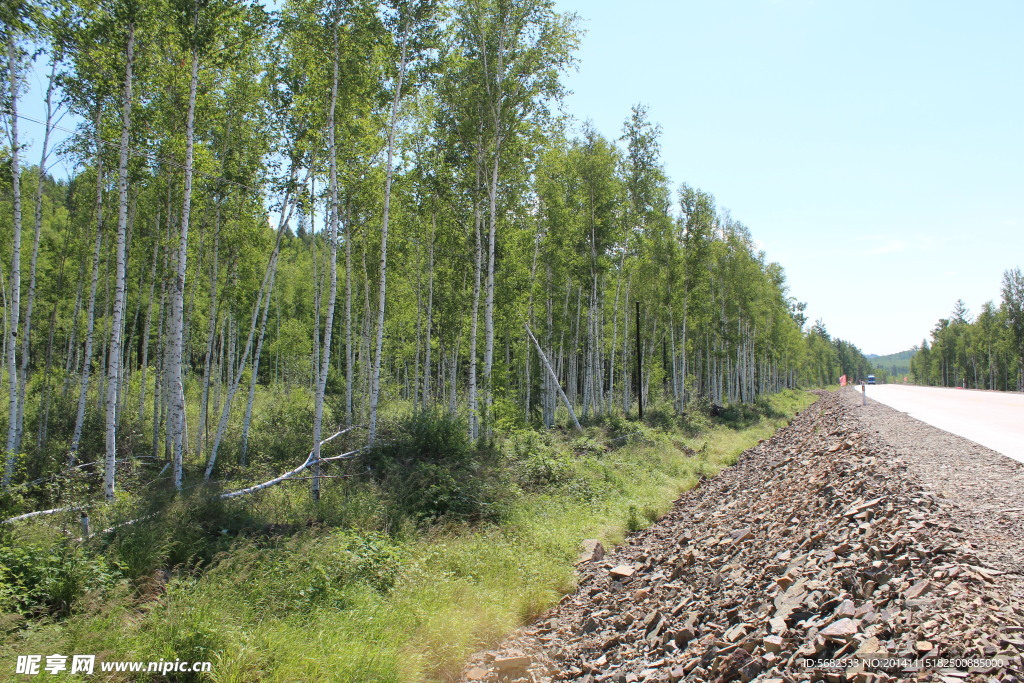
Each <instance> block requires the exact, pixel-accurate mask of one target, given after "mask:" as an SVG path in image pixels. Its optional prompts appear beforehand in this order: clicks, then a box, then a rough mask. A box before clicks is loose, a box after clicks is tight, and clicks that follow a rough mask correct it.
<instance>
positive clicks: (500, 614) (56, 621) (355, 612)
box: [0, 392, 813, 682]
mask: <svg viewBox="0 0 1024 683" xmlns="http://www.w3.org/2000/svg"><path fill="white" fill-rule="evenodd" d="M811 400H813V397H812V396H809V395H808V394H805V393H803V392H784V393H783V394H779V395H775V396H772V397H769V398H767V399H766V402H765V403H763V404H762V405H758V406H755V408H754V411H755V412H749V413H748V412H744V413H742V414H741V416H740V417H741V418H742V419H741V420H740V422H742V423H743V425H744V426H743V427H742V428H741V429H736V428H735V427H734V425H735V424H736V421H735V420H732V419H730V418H728V416H723V417H722V418H721V419H712V418H709V417H708V416H707V415H705V414H703V413H700V412H690V413H689V414H688V415H687V416H686V417H685V418H676V417H674V416H669V415H667V413H666V414H665V415H662V416H659V414H658V413H655V414H654V415H653V416H652V420H651V421H650V422H648V421H647V420H645V422H644V423H640V422H637V421H634V420H628V419H625V418H623V417H621V416H613V417H605V418H600V419H592V420H591V421H590V423H589V424H588V426H587V427H586V429H585V432H584V433H583V434H579V433H577V432H575V431H564V430H552V431H536V430H532V429H528V428H525V427H522V426H519V427H515V428H511V426H510V429H509V430H508V431H507V432H505V433H503V434H502V435H500V436H499V438H497V439H496V440H495V442H494V443H493V444H490V445H487V446H481V445H478V444H473V443H471V442H470V441H469V440H468V438H466V436H465V434H466V428H465V425H464V424H463V423H462V422H460V421H459V420H456V419H453V418H451V417H449V416H448V415H447V414H444V413H418V414H412V413H411V412H407V413H405V414H398V413H396V415H395V416H393V417H392V418H390V421H388V422H386V423H385V429H384V431H383V432H382V433H383V434H384V435H385V436H386V438H383V439H382V444H381V445H380V446H378V447H377V448H375V449H374V450H372V451H370V452H369V453H367V454H366V455H365V457H362V458H357V459H354V460H352V461H342V463H343V464H335V465H333V466H332V468H330V469H329V470H328V472H329V474H330V475H331V476H332V477H336V478H332V479H326V480H325V481H324V487H323V493H322V496H321V498H320V500H319V501H315V502H314V501H313V500H311V497H310V495H309V492H308V489H307V487H306V486H304V485H303V484H302V483H301V482H299V481H293V482H286V483H283V484H281V485H279V486H276V487H273V488H270V489H267V490H266V491H264V492H260V493H257V494H254V495H252V496H248V497H244V498H241V499H232V500H228V501H220V502H218V501H215V500H213V495H214V494H215V493H216V492H217V491H219V490H221V488H223V487H227V486H228V485H229V484H228V483H223V484H221V485H220V486H221V488H217V487H199V488H196V489H193V490H191V491H189V492H188V493H187V495H181V496H166V497H162V496H161V495H158V494H156V493H149V494H145V495H140V494H136V495H128V494H124V493H122V494H121V495H120V498H119V500H118V501H117V503H116V504H115V505H112V506H105V507H103V508H102V509H97V510H96V511H94V512H93V519H92V522H93V525H94V527H93V528H94V529H98V530H104V529H107V528H111V529H112V531H110V532H109V533H100V534H97V535H96V536H94V537H93V538H91V539H89V540H87V541H84V542H83V541H77V540H75V537H76V536H77V535H78V533H79V530H78V528H77V527H78V519H77V515H76V514H72V515H67V516H65V517H64V518H62V519H52V518H51V519H48V520H42V519H39V520H29V521H26V522H25V523H22V524H21V525H20V526H19V527H17V532H18V533H17V534H14V533H13V532H12V531H11V527H9V526H8V528H7V529H5V530H4V531H3V533H5V534H6V535H5V536H4V537H3V538H2V541H3V546H2V548H0V612H4V613H6V614H4V615H2V616H0V628H3V629H5V632H6V635H4V636H0V638H3V640H0V642H2V643H3V644H2V646H0V650H2V651H3V653H4V655H3V658H4V659H6V660H8V661H13V657H14V655H16V654H26V653H44V652H45V653H53V652H56V653H63V654H70V653H95V654H97V655H101V657H100V658H101V659H102V658H107V659H112V660H130V659H135V660H140V661H142V660H146V661H149V660H154V661H155V660H157V659H160V658H163V659H165V660H174V659H181V660H210V661H212V662H213V667H212V672H211V673H209V674H205V675H204V676H205V678H203V679H201V680H217V681H239V682H242V681H253V680H272V681H291V680H305V681H428V680H437V681H443V680H454V679H455V678H456V677H457V676H458V673H459V671H460V669H461V666H462V663H463V662H464V660H465V657H466V656H467V655H468V654H469V653H471V652H472V651H474V650H475V649H479V648H481V647H484V646H485V645H486V644H488V643H491V642H494V641H496V640H498V639H500V638H501V636H502V635H503V634H505V633H507V632H508V631H509V630H511V629H513V628H515V627H516V626H518V625H520V624H522V623H524V622H525V621H527V620H529V619H531V618H533V617H535V616H537V615H539V614H541V613H542V612H543V611H544V610H546V609H548V608H549V607H551V606H552V605H553V604H554V603H555V602H557V601H558V599H559V598H560V597H561V596H562V595H564V594H565V593H566V592H569V591H571V590H572V589H573V587H574V575H573V560H574V559H575V557H576V554H577V553H578V550H579V543H580V541H581V540H583V539H586V538H595V539H598V540H600V541H601V542H602V543H604V544H605V545H606V546H613V545H615V544H618V543H621V542H622V541H623V539H624V538H625V537H626V535H627V534H629V533H631V532H634V531H638V530H640V529H642V528H644V527H646V526H647V525H649V524H650V523H651V522H653V521H655V520H657V519H658V518H659V517H660V516H661V515H663V514H664V513H665V512H666V511H667V510H668V509H669V508H670V506H671V504H672V501H673V500H674V499H675V498H676V497H677V496H678V495H679V493H680V492H682V491H684V490H686V489H687V488H690V487H692V486H693V485H695V483H696V482H697V481H698V480H699V479H700V478H701V477H702V476H713V475H714V474H716V473H717V472H718V471H719V470H720V469H721V468H722V467H726V466H728V465H730V464H732V463H734V462H735V461H736V458H737V457H738V455H739V454H740V453H741V452H742V451H743V450H744V449H745V448H748V447H750V446H751V445H753V444H755V443H756V442H757V441H758V440H759V439H763V438H767V437H768V436H769V435H770V434H771V433H773V432H774V431H775V430H776V429H777V428H778V427H780V426H782V425H783V424H784V423H785V422H786V420H787V419H788V417H790V416H791V415H792V414H794V413H795V412H796V411H797V410H798V409H800V408H802V407H804V406H806V405H807V404H809V402H810V401H811ZM299 407H300V408H301V406H299ZM755 416H756V419H755ZM645 417H646V416H645ZM665 420H670V421H669V422H665ZM332 447H335V448H345V449H348V448H349V445H345V446H341V445H335V444H333V443H332ZM255 454H256V460H255V462H254V464H253V466H252V467H253V468H254V469H255V470H258V471H259V472H265V473H272V471H273V468H272V465H271V462H272V461H278V460H279V459H283V457H284V454H283V453H281V454H271V452H270V451H269V450H268V449H267V448H265V447H264V446H261V445H259V444H257V448H256V449H255ZM297 457H302V455H301V454H300V455H299V456H297ZM260 476H262V475H255V474H253V473H252V472H250V473H249V477H250V481H253V480H256V481H258V480H259V477H260ZM232 486H233V484H232ZM125 522H130V523H129V524H126V523H125ZM126 680H127V679H126ZM175 680H190V679H187V678H178V679H175Z"/></svg>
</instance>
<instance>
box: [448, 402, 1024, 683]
mask: <svg viewBox="0 0 1024 683" xmlns="http://www.w3.org/2000/svg"><path fill="white" fill-rule="evenodd" d="M1003 460H1008V459H1002V456H998V455H997V454H992V453H991V452H990V451H986V450H985V449H983V448H981V447H979V446H976V445H974V444H971V443H970V442H966V441H964V440H963V439H958V438H957V437H951V435H948V434H945V433H944V432H941V431H939V430H935V429H934V428H932V427H928V426H927V425H923V424H922V423H919V422H917V421H915V420H912V419H911V418H908V417H907V416H905V415H902V414H900V413H897V412H896V411H893V410H891V409H889V408H886V407H885V406H880V405H877V404H874V405H872V404H870V403H869V405H868V406H866V407H861V406H860V405H859V397H858V398H856V400H855V398H854V397H853V396H852V395H851V394H850V393H849V392H848V393H846V394H842V393H841V394H824V395H822V397H821V398H820V399H819V401H818V402H817V403H815V404H814V405H813V406H811V407H810V408H808V409H807V410H805V411H804V412H803V413H801V414H800V415H798V416H797V417H796V418H795V419H794V420H793V422H792V424H791V425H790V426H789V427H787V428H785V429H783V430H780V432H779V433H778V434H776V435H775V436H773V437H772V438H771V439H768V440H767V441H765V442H764V443H762V444H760V445H758V446H757V447H755V448H753V449H751V450H749V451H747V452H746V453H745V454H744V455H743V456H742V457H741V459H740V461H739V463H738V464H737V465H736V466H735V467H732V468H730V469H728V470H725V471H723V472H722V473H721V474H720V475H719V476H717V477H715V478H713V479H709V480H706V481H705V482H703V483H702V485H700V486H698V487H697V488H695V489H693V490H691V491H689V492H687V493H686V494H684V495H683V496H682V497H681V498H680V499H679V500H678V501H677V502H676V504H675V506H674V507H673V509H672V510H671V511H670V512H669V513H668V514H667V515H666V516H665V517H664V518H662V519H661V520H660V521H659V522H657V523H656V524H655V525H653V526H652V527H650V528H649V529H646V530H644V531H641V532H639V533H637V534H633V535H632V536H630V537H629V538H628V539H627V543H626V544H624V545H623V546H621V547H619V548H617V549H615V551H614V552H611V553H609V554H608V555H607V556H604V557H602V556H601V555H602V553H601V551H600V549H598V551H597V552H596V553H595V554H594V556H593V558H592V559H590V560H588V561H585V562H583V563H581V564H580V570H579V574H580V578H579V588H578V590H577V591H576V592H575V593H573V594H571V595H568V596H566V597H565V598H564V599H563V600H562V602H561V603H560V604H559V605H558V606H557V607H556V608H555V609H553V610H552V611H551V612H549V613H548V614H546V615H545V616H543V617H542V618H540V619H539V620H537V621H536V622H534V623H533V624H531V625H530V626H528V627H526V628H524V629H522V630H520V631H518V632H517V633H515V634H514V635H513V636H512V637H510V638H509V639H508V640H506V641H505V642H504V643H502V644H501V645H500V646H499V647H498V648H496V649H494V650H490V651H486V652H481V653H478V654H477V655H475V656H474V657H473V658H472V659H471V661H470V662H469V664H468V665H467V667H466V669H465V671H464V674H463V675H464V678H463V680H466V681H498V680H507V681H529V682H541V681H545V682H546V681H587V682H588V683H589V682H593V683H596V682H599V681H610V682H614V683H632V682H643V681H719V682H721V683H726V682H728V681H750V680H757V681H806V680H825V681H858V682H860V681H894V680H935V681H986V682H988V681H1000V682H1005V683H1010V682H1015V681H1024V674H1021V673H1020V672H1022V671H1024V656H1022V654H1021V653H1022V652H1024V625H1022V624H1024V594H1022V592H1021V585H1022V584H1021V578H1022V576H1021V574H1020V572H1021V567H1022V561H1024V560H1022V550H1021V548H1022V543H1021V539H1022V534H1021V525H1020V520H1021V519H1022V517H1024V486H1022V485H1021V484H1024V481H1022V479H1024V474H1022V471H1021V470H1022V468H1021V467H1020V466H1019V465H1017V464H1016V463H1012V461H1009V462H1010V463H1012V464H1007V462H1003ZM992 479H998V481H992ZM1018 507H1019V508H1022V510H1020V511H1015V510H1014V508H1018ZM937 658H948V659H953V660H961V661H953V662H947V663H946V664H947V666H940V665H939V663H936V662H935V661H934V659H937ZM829 660H831V662H832V663H833V664H839V665H840V667H839V668H825V664H827V663H828V662H829ZM963 660H966V661H963Z"/></svg>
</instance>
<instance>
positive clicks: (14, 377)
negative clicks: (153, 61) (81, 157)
mask: <svg viewBox="0 0 1024 683" xmlns="http://www.w3.org/2000/svg"><path fill="white" fill-rule="evenodd" d="M17 61H18V54H17V48H16V46H15V44H14V31H13V30H8V32H7V72H8V81H7V83H8V88H9V97H10V108H11V116H10V134H11V191H12V212H13V228H14V239H13V244H12V245H11V247H12V248H11V252H12V254H13V255H12V257H11V286H10V298H9V300H8V305H7V308H8V309H9V310H10V315H9V321H8V327H7V330H8V335H9V337H8V341H7V384H8V389H9V394H10V403H9V404H8V405H9V408H8V412H7V447H6V449H5V450H4V454H5V456H6V457H5V463H4V479H3V487H4V488H5V489H6V488H7V487H8V486H10V484H11V477H13V476H14V460H15V455H16V452H15V441H16V437H17V432H18V359H17V347H18V316H19V314H20V312H21V164H20V160H19V157H20V156H21V149H20V147H21V145H20V142H19V139H18V83H19V82H20V79H19V77H18V76H19V75H18V67H17V64H16V62H17ZM40 182H42V178H40Z"/></svg>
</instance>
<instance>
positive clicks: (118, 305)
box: [103, 23, 135, 500]
mask: <svg viewBox="0 0 1024 683" xmlns="http://www.w3.org/2000/svg"><path fill="white" fill-rule="evenodd" d="M125 52H126V66H125V72H124V103H123V108H122V110H121V153H120V158H119V161H118V169H117V194H118V198H117V252H116V256H115V260H116V265H115V269H116V270H115V272H116V275H115V284H114V312H113V316H112V318H111V324H110V356H109V360H108V361H107V424H106V447H107V448H106V460H105V462H104V469H103V495H104V497H105V498H106V499H107V500H113V499H114V475H115V472H116V468H117V400H118V398H119V394H118V391H119V389H120V379H121V328H122V322H123V321H122V318H123V317H124V308H125V298H126V294H127V282H126V280H127V277H126V273H125V252H126V248H127V247H126V235H127V230H128V134H129V131H130V128H131V115H132V62H133V58H134V55H135V24H134V23H132V24H129V26H128V47H127V49H126V51H125Z"/></svg>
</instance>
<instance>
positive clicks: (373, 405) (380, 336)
mask: <svg viewBox="0 0 1024 683" xmlns="http://www.w3.org/2000/svg"><path fill="white" fill-rule="evenodd" d="M407 21H408V20H407ZM408 41H409V27H408V25H406V27H405V28H404V29H403V31H402V44H401V55H400V58H399V63H398V79H397V82H396V83H395V96H394V99H393V100H392V101H391V122H390V124H389V126H388V156H387V167H386V171H385V176H384V215H383V217H382V219H381V228H380V287H379V289H378V292H377V342H376V343H377V346H376V351H375V353H374V357H373V376H372V377H371V380H370V435H369V444H370V445H371V446H372V445H373V444H374V442H375V441H376V439H377V402H378V401H379V400H380V368H381V361H382V358H381V355H382V353H383V351H384V301H385V295H386V292H387V270H388V223H389V219H390V215H391V214H390V212H391V182H392V179H393V177H394V173H395V165H394V157H395V130H396V128H397V127H398V104H399V102H400V101H401V98H402V82H403V81H404V80H405V69H406V60H407V58H408V52H407V47H408Z"/></svg>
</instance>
